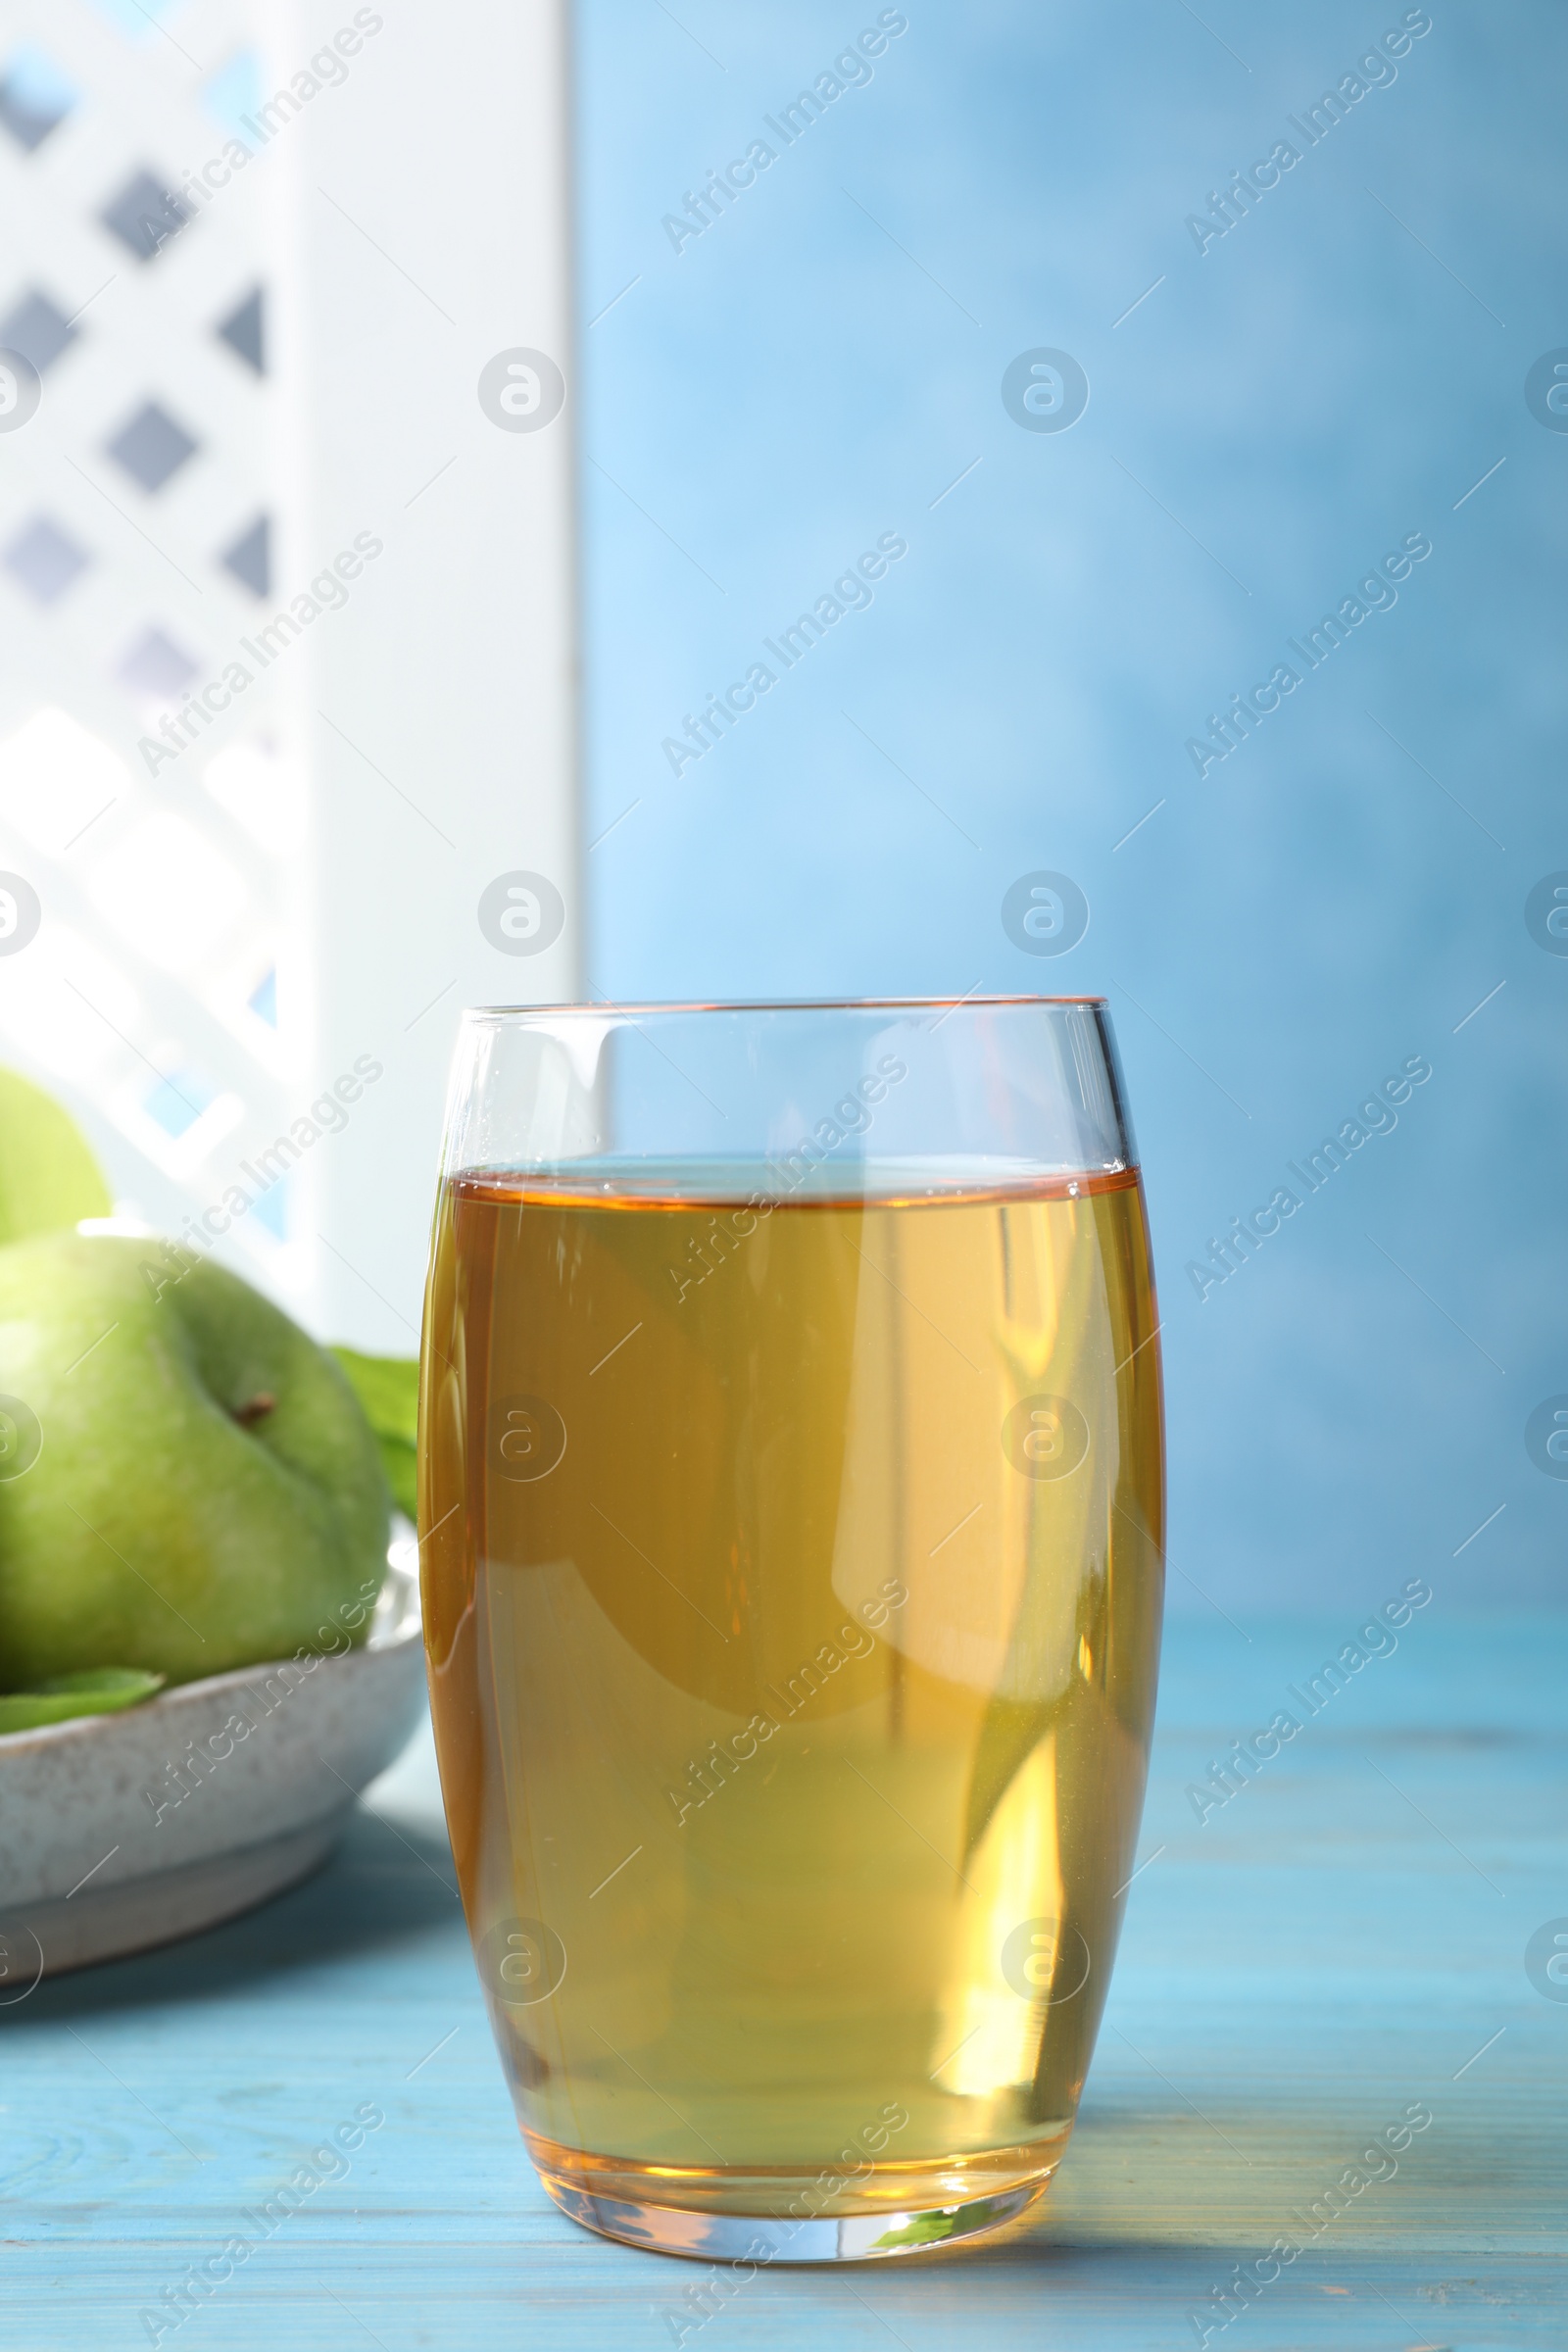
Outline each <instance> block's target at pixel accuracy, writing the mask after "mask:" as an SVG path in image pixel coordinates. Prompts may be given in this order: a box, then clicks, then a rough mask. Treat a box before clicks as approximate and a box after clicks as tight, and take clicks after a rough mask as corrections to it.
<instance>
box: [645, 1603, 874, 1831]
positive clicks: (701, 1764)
mask: <svg viewBox="0 0 1568 2352" xmlns="http://www.w3.org/2000/svg"><path fill="white" fill-rule="evenodd" d="M908 1597H909V1595H908V1593H907V1589H906V1588H905V1587H904V1586H903V1585H902V1584H900V1582H899V1580H898V1578H897V1577H896V1576H890V1577H888V1578H886V1579H885V1580H884V1582H883V1583H882V1584H881V1585H879V1586H878V1588H877V1593H876V1598H875V1599H874V1600H862V1601H861V1603H860V1605H859V1609H858V1615H859V1617H860V1618H861V1619H862V1621H863V1622H862V1623H861V1624H859V1625H855V1624H852V1623H850V1622H849V1621H846V1622H845V1623H844V1624H843V1625H841V1626H840V1627H839V1629H838V1632H837V1633H836V1635H835V1636H834V1637H833V1639H832V1640H831V1641H828V1642H818V1644H817V1646H816V1648H815V1649H814V1650H813V1651H812V1653H811V1655H810V1657H809V1658H806V1659H803V1661H802V1662H801V1664H800V1665H799V1666H797V1667H796V1669H795V1672H794V1673H793V1674H791V1675H785V1676H782V1677H781V1678H780V1679H781V1681H782V1682H783V1685H784V1688H783V1690H782V1691H780V1690H779V1688H778V1685H777V1684H775V1683H764V1684H763V1685H762V1688H763V1690H764V1691H766V1692H767V1694H768V1696H769V1698H770V1699H771V1700H772V1701H773V1704H774V1705H775V1706H776V1707H777V1709H778V1713H777V1714H776V1715H771V1714H769V1713H768V1711H767V1710H766V1708H765V1707H764V1708H760V1709H759V1711H758V1712H757V1714H755V1715H754V1716H753V1717H752V1719H751V1721H750V1723H748V1724H745V1725H743V1726H742V1728H741V1729H740V1730H739V1731H738V1732H732V1733H731V1735H730V1737H729V1738H728V1739H727V1740H724V1741H723V1742H722V1744H720V1742H719V1741H718V1740H710V1741H709V1742H708V1753H707V1755H706V1756H694V1757H693V1759H692V1761H691V1762H690V1763H689V1764H688V1765H687V1767H686V1780H687V1785H688V1787H689V1788H691V1789H694V1790H695V1791H697V1793H696V1794H694V1795H692V1796H683V1795H682V1793H681V1791H680V1790H679V1789H666V1790H665V1791H664V1793H665V1795H666V1796H667V1797H668V1798H669V1801H670V1804H671V1805H672V1806H673V1807H674V1812H675V1826H676V1828H677V1829H684V1828H685V1826H686V1816H687V1814H688V1813H692V1812H701V1810H702V1808H703V1806H704V1805H706V1804H707V1803H708V1801H709V1799H710V1798H711V1797H714V1796H716V1795H717V1794H718V1792H719V1790H720V1789H722V1788H723V1787H724V1785H725V1775H726V1773H728V1774H731V1775H733V1774H735V1773H738V1772H739V1770H740V1768H741V1766H742V1765H743V1764H749V1763H750V1762H751V1760H752V1758H753V1757H754V1756H755V1755H756V1754H757V1753H758V1752H759V1749H760V1748H761V1747H762V1746H764V1745H765V1743H766V1742H767V1741H768V1740H771V1739H772V1737H773V1734H774V1733H775V1732H776V1731H777V1730H778V1729H779V1728H780V1726H781V1724H785V1723H789V1722H791V1721H792V1720H793V1719H794V1717H795V1716H797V1715H798V1714H799V1713H800V1712H801V1710H802V1708H803V1707H806V1706H809V1704H810V1702H811V1700H812V1699H813V1698H815V1697H817V1696H818V1694H819V1693H820V1692H821V1691H825V1690H826V1689H827V1686H828V1682H829V1679H830V1678H831V1677H832V1676H833V1675H835V1674H837V1673H838V1672H839V1670H840V1668H841V1667H844V1666H846V1665H848V1663H849V1661H850V1660H851V1658H868V1657H869V1656H870V1655H871V1652H872V1651H873V1650H874V1649H875V1647H876V1643H875V1642H874V1641H873V1640H872V1634H874V1633H876V1632H879V1631H880V1630H881V1628H882V1627H883V1626H884V1625H886V1623H887V1621H888V1619H889V1617H890V1616H891V1615H892V1613H893V1611H894V1610H895V1609H902V1608H903V1607H904V1605H905V1603H906V1601H907V1599H908ZM868 1628H869V1629H870V1630H869V1631H868V1630H867V1629H868ZM743 1740H744V1741H749V1742H750V1744H749V1745H746V1746H743V1745H742V1741H743ZM710 1775H711V1778H710V1777H709V1776H710Z"/></svg>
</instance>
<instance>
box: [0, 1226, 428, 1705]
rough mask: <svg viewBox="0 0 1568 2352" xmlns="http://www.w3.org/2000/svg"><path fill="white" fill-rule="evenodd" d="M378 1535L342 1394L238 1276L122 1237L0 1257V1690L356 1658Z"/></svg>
mask: <svg viewBox="0 0 1568 2352" xmlns="http://www.w3.org/2000/svg"><path fill="white" fill-rule="evenodd" d="M389 1519H390V1497H389V1495H388V1493H387V1485H386V1478H385V1474H384V1472H383V1470H382V1467H381V1460H380V1455H379V1452H378V1449H377V1446H376V1441H375V1438H374V1436H373V1435H372V1433H371V1431H370V1428H369V1425H368V1422H367V1420H366V1417H365V1414H364V1412H363V1410H362V1408H361V1406H360V1404H359V1402H358V1401H357V1399H356V1397H355V1396H354V1393H353V1391H352V1389H351V1388H350V1386H349V1383H348V1381H347V1380H346V1378H345V1377H344V1374H343V1373H342V1371H341V1370H340V1369H339V1367H338V1366H337V1365H336V1364H335V1363H334V1362H333V1360H332V1358H331V1357H330V1356H329V1355H328V1354H327V1352H326V1350H325V1349H324V1348H319V1347H318V1346H317V1345H316V1343H315V1341H314V1340H312V1339H311V1338H310V1336H309V1335H308V1334H307V1333H306V1332H303V1331H301V1330H300V1328H299V1327H298V1325H297V1324H295V1323H292V1322H291V1321H290V1320H289V1318H288V1316H287V1315H285V1314H283V1313H282V1312H281V1311H280V1309H279V1308H277V1307H275V1306H273V1305H272V1304H271V1303H270V1301H269V1300H268V1299H264V1298H262V1297H261V1295H260V1293H258V1292H256V1291H254V1290H252V1289H251V1288H250V1286H249V1284H248V1283H245V1282H242V1281H241V1280H240V1279H239V1277H238V1276H237V1275H234V1274H230V1273H228V1272H227V1271H226V1270H225V1269H224V1268H222V1267H221V1266H217V1265H215V1264H213V1263H212V1262H211V1261H209V1260H198V1259H196V1258H195V1257H194V1256H192V1255H190V1254H189V1253H182V1252H179V1251H176V1250H170V1249H169V1248H168V1246H167V1245H157V1244H153V1243H148V1242H141V1241H136V1240H133V1239H129V1238H126V1237H123V1236H121V1235H108V1234H103V1235H96V1234H95V1235H83V1234H76V1233H50V1234H45V1235H40V1236H37V1237H35V1238H34V1239H32V1240H28V1241H23V1242H16V1243H13V1244H12V1245H11V1246H10V1247H9V1248H4V1249H0V1691H5V1690H13V1691H14V1690H18V1689H29V1688H32V1689H35V1688H36V1687H37V1686H38V1684H39V1683H41V1682H43V1681H46V1680H48V1679H50V1678H54V1677H59V1676H62V1675H67V1674H72V1673H78V1672H80V1671H81V1670H83V1669H86V1668H89V1667H94V1666H103V1665H110V1664H112V1665H114V1666H117V1667H140V1668H143V1669H144V1670H146V1671H148V1672H150V1673H152V1674H161V1675H164V1676H165V1677H167V1679H168V1680H169V1681H170V1682H172V1683H183V1682H191V1681H194V1680H195V1679H196V1678H198V1677H199V1676H203V1675H209V1674H221V1673H223V1672H225V1671H227V1670H228V1669H229V1668H231V1667H235V1666H247V1665H254V1664H257V1663H259V1662H260V1661H262V1660H264V1659H269V1658H277V1657H283V1656H287V1655H288V1654H290V1653H291V1652H292V1651H294V1650H297V1649H299V1648H301V1647H308V1648H310V1649H313V1650H320V1649H337V1648H341V1647H342V1646H343V1645H344V1642H345V1640H347V1641H356V1640H361V1641H362V1640H363V1639H364V1634H365V1628H366V1626H367V1624H368V1610H369V1604H370V1602H371V1601H372V1600H373V1597H374V1594H375V1593H376V1592H377V1590H378V1589H379V1586H380V1582H381V1578H382V1576H383V1574H384V1573H385V1568H386V1544H387V1534H388V1526H389Z"/></svg>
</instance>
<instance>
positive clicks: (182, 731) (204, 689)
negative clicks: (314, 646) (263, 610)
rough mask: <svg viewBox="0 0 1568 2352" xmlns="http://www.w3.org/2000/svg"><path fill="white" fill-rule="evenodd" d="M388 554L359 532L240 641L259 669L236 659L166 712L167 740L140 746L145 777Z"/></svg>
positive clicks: (150, 739) (161, 731)
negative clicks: (283, 607)
mask: <svg viewBox="0 0 1568 2352" xmlns="http://www.w3.org/2000/svg"><path fill="white" fill-rule="evenodd" d="M384 552H385V543H384V542H383V541H382V540H380V539H378V538H377V537H376V535H375V533H374V532H373V531H357V532H356V533H355V535H354V543H353V545H352V546H351V547H345V548H344V549H343V550H342V551H341V553H340V554H338V555H336V556H334V557H333V559H332V561H331V563H330V564H328V565H327V566H326V567H325V569H324V570H321V571H319V572H318V573H317V575H316V577H315V579H314V580H312V582H311V584H310V587H309V588H308V589H304V588H302V589H301V591H300V593H299V595H298V596H296V597H294V598H293V599H292V601H291V602H290V604H289V606H288V609H287V611H286V612H280V613H273V615H272V617H271V619H270V621H269V622H268V624H267V626H266V628H265V629H258V630H257V632H256V635H255V638H254V639H252V638H249V637H242V638H241V639H240V641H239V642H240V646H241V649H242V651H243V652H245V653H246V654H248V655H249V656H250V658H251V660H252V661H253V662H255V663H256V667H255V668H254V669H248V668H247V667H246V665H245V663H244V662H241V661H239V660H237V659H236V660H235V661H233V662H228V663H227V664H226V665H225V667H224V670H223V674H222V676H221V677H219V678H210V679H209V680H208V682H207V684H206V685H205V686H200V687H197V688H196V689H195V690H194V691H193V692H192V693H190V694H188V695H187V696H186V697H185V700H184V702H183V703H182V704H181V705H180V708H179V711H178V714H177V715H175V714H172V713H171V712H167V711H166V712H165V714H164V716H163V717H162V718H161V719H160V720H159V722H158V736H162V738H163V741H162V742H160V741H159V740H158V736H155V735H144V736H143V737H142V738H141V740H140V742H139V743H138V744H137V746H136V749H137V750H138V751H139V752H140V754H141V756H142V762H143V764H144V766H145V767H146V770H147V773H148V774H149V775H150V776H156V775H157V773H158V770H159V768H160V767H162V766H163V765H164V764H165V762H166V761H167V762H168V763H169V764H170V765H172V763H173V762H174V760H177V759H178V758H179V756H180V754H181V752H186V751H188V750H189V749H190V747H191V745H192V744H193V743H194V742H195V741H196V740H197V737H198V735H199V734H200V732H201V730H202V729H203V728H205V727H210V726H211V725H212V723H213V721H214V719H215V718H218V717H220V716H221V713H222V712H223V711H226V710H227V709H228V708H229V706H230V704H231V703H232V702H233V701H234V699H235V697H236V696H238V695H241V694H243V693H244V692H245V689H246V687H247V686H252V685H254V684H255V682H256V680H257V679H258V678H259V677H260V676H261V673H262V671H263V670H264V669H270V668H271V666H272V663H273V662H275V661H276V660H277V658H278V656H279V654H283V653H286V652H287V651H288V649H289V647H290V645H292V643H293V642H294V640H295V638H296V637H299V636H301V635H302V634H303V633H304V631H305V630H306V629H307V628H308V627H309V626H310V624H311V622H312V621H313V620H319V618H320V616H321V614H322V613H336V612H340V611H341V610H342V608H343V606H345V605H346V604H347V603H348V601H349V591H348V582H349V581H350V580H357V579H358V578H359V576H360V574H361V572H362V571H363V570H364V569H365V566H366V564H373V563H374V562H375V559H376V557H377V556H379V555H381V554H383V553H384Z"/></svg>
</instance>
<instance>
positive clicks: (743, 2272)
mask: <svg viewBox="0 0 1568 2352" xmlns="http://www.w3.org/2000/svg"><path fill="white" fill-rule="evenodd" d="M908 2120H909V2111H908V2109H907V2107H905V2106H904V2105H903V2104H902V2103H901V2102H900V2101H899V2100H898V2099H890V2100H889V2101H888V2103H887V2105H886V2106H885V2107H884V2108H882V2110H881V2111H880V2113H879V2114H878V2115H877V2116H875V2117H874V2118H873V2120H872V2121H871V2122H870V2123H869V2124H862V2125H861V2126H860V2129H859V2131H858V2132H856V2133H855V2134H854V2136H853V2137H852V2139H851V2141H850V2144H849V2146H848V2147H847V2148H843V2149H841V2150H840V2152H839V2160H838V2162H837V2164H830V2165H826V2166H824V2168H823V2169H822V2171H821V2172H819V2173H818V2174H817V2176H816V2179H815V2180H810V2181H808V2183H807V2184H806V2186H805V2187H804V2188H803V2189H802V2190H801V2192H800V2194H799V2195H798V2196H796V2197H792V2198H791V2200H790V2204H789V2219H790V2220H791V2222H793V2224H794V2228H793V2229H786V2230H784V2231H783V2232H782V2235H781V2237H778V2238H774V2237H769V2236H760V2235H759V2236H757V2237H754V2238H753V2239H752V2240H751V2242H750V2244H749V2245H748V2246H747V2248H746V2251H745V2252H744V2253H743V2254H738V2255H736V2257H735V2259H734V2260H733V2261H732V2262H731V2263H729V2264H728V2265H727V2266H726V2267H727V2269H728V2270H729V2272H730V2275H731V2277H732V2278H734V2280H735V2284H734V2285H733V2286H731V2285H729V2284H727V2283H726V2281H725V2278H724V2274H723V2272H722V2271H721V2270H720V2269H719V2268H718V2266H717V2264H715V2265H714V2266H713V2268H712V2269H711V2271H710V2272H709V2273H708V2276H707V2278H706V2280H705V2281H704V2282H703V2283H702V2284H701V2285H699V2286H689V2287H688V2288H687V2289H686V2292H685V2295H684V2296H683V2297H682V2299H681V2303H680V2305H679V2306H677V2307H676V2308H674V2309H667V2308H666V2310H665V2312H664V2315H663V2317H664V2325H665V2327H667V2328H668V2329H669V2332H670V2336H671V2339H672V2340H673V2342H674V2343H675V2345H676V2347H677V2352H679V2347H680V2346H681V2345H683V2344H684V2343H685V2341H686V2338H687V2337H688V2336H689V2335H697V2334H700V2333H701V2331H702V2330H703V2328H705V2327H707V2326H708V2323H709V2321H710V2320H714V2319H717V2317H718V2315H719V2313H720V2312H721V2311H722V2310H723V2309H724V2308H725V2306H726V2305H727V2304H729V2303H731V2302H733V2300H734V2298H735V2297H736V2295H738V2294H739V2293H740V2290H741V2288H742V2287H743V2286H749V2285H750V2284H751V2282H752V2280H753V2279H754V2278H756V2277H757V2274H758V2272H759V2271H760V2270H765V2269H766V2268H767V2265H768V2264H769V2263H770V2262H772V2261H774V2260H775V2259H776V2258H777V2256H778V2254H779V2252H780V2249H781V2246H782V2245H787V2244H788V2243H789V2241H790V2239H791V2238H793V2237H796V2236H798V2235H799V2234H800V2232H801V2230H802V2229H805V2227H806V2225H807V2223H808V2222H810V2221H814V2220H815V2219H816V2218H817V2216H818V2214H819V2212H820V2210H821V2208H822V2207H823V2206H824V2205H826V2204H828V2203H829V2202H830V2201H831V2200H832V2199H833V2198H834V2197H836V2196H838V2195H840V2194H841V2193H842V2191H843V2190H844V2189H845V2188H847V2187H848V2186H849V2185H850V2183H851V2182H852V2181H855V2180H863V2179H864V2177H865V2175H866V2174H867V2173H869V2172H871V2171H872V2170H873V2169H874V2165H875V2162H876V2159H877V2158H879V2157H880V2156H881V2154H882V2151H883V2149H884V2148H885V2147H886V2146H887V2144H888V2141H889V2140H890V2139H891V2138H892V2136H893V2134H894V2132H895V2131H903V2130H904V2128H905V2126H906V2125H907V2122H908ZM862 2143H863V2144H862Z"/></svg>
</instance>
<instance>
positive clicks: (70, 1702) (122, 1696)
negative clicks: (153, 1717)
mask: <svg viewBox="0 0 1568 2352" xmlns="http://www.w3.org/2000/svg"><path fill="white" fill-rule="evenodd" d="M163 1687H164V1677H163V1676H162V1675H161V1674H144V1673H143V1672H142V1670H141V1668H140V1667H139V1666H86V1667H83V1668H82V1669H81V1671H80V1672H79V1673H76V1674H56V1675H52V1676H51V1677H50V1679H49V1680H48V1681H47V1682H44V1683H40V1684H39V1685H38V1688H37V1689H36V1691H8V1692H7V1693H6V1694H5V1695H4V1696H0V1734H4V1733H6V1732H35V1731H36V1730H37V1729H38V1727H39V1726H40V1724H45V1723H70V1722H72V1721H73V1719H74V1718H75V1717H76V1716H78V1715H117V1714H119V1712H120V1710H121V1709H122V1708H123V1707H136V1706H140V1704H141V1702H142V1700H143V1699H144V1698H151V1697H152V1694H153V1692H154V1691H161V1690H162V1689H163Z"/></svg>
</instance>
